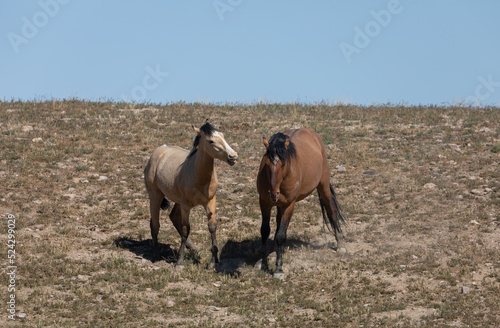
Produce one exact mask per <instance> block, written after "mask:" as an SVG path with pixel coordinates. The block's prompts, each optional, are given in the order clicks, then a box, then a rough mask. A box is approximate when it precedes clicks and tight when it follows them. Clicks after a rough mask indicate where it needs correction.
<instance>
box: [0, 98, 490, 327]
mask: <svg viewBox="0 0 500 328" xmlns="http://www.w3.org/2000/svg"><path fill="white" fill-rule="evenodd" d="M207 118H210V119H211V121H212V122H213V123H214V124H215V125H216V126H218V127H219V128H220V130H222V131H223V132H224V134H225V136H226V140H227V141H228V142H229V144H231V145H232V147H233V148H234V149H235V150H236V151H237V152H238V154H239V156H240V161H239V162H238V164H237V165H235V166H234V167H229V166H228V165H226V164H224V163H220V162H218V163H217V172H218V176H219V189H218V194H217V200H218V204H217V216H218V229H217V237H218V242H219V247H220V248H221V262H222V263H221V266H220V268H219V270H218V271H217V272H214V271H212V270H210V269H208V268H207V266H208V263H209V261H210V252H209V248H210V245H211V242H210V235H209V233H208V229H207V224H206V222H205V216H204V214H203V211H202V209H201V208H196V209H194V210H193V211H192V212H191V238H192V240H193V242H194V243H195V244H196V245H197V247H198V248H199V249H200V254H199V256H194V255H190V256H188V257H187V263H186V264H187V265H186V267H185V268H184V269H183V270H178V269H176V268H175V266H174V264H175V252H176V251H177V248H178V246H179V244H180V237H179V236H178V234H177V232H175V229H174V228H173V226H172V224H171V223H170V221H169V220H168V213H167V212H164V211H163V212H162V217H161V224H162V226H161V228H160V235H159V241H160V243H161V244H162V255H163V256H164V260H162V261H160V262H154V263H153V262H152V261H151V252H150V246H149V242H150V238H151V237H150V232H149V202H148V198H147V195H146V192H145V187H144V183H143V168H144V166H145V164H146V162H147V160H148V158H149V156H150V154H151V152H152V151H153V149H154V148H156V147H157V146H159V145H162V144H169V145H177V146H181V147H184V148H188V149H189V148H190V147H191V144H192V141H193V138H194V132H193V131H192V129H191V125H194V126H197V127H199V126H201V125H202V124H203V123H204V122H205V119H207ZM298 127H308V128H312V129H314V130H315V131H317V132H318V133H319V134H320V135H321V137H322V138H323V141H324V143H325V144H326V147H327V151H328V155H329V161H330V169H331V181H332V183H333V185H334V187H335V189H336V191H337V194H338V201H339V203H340V204H341V206H342V207H343V209H344V213H345V215H346V218H347V221H348V225H347V226H346V227H345V235H346V238H347V248H348V253H347V254H337V253H336V252H335V251H334V250H333V249H332V245H334V237H333V235H332V234H331V233H330V232H328V231H327V230H326V229H325V228H324V227H323V224H322V219H321V210H320V207H319V202H318V198H317V196H316V195H312V196H310V197H309V198H307V199H306V200H304V201H302V202H300V203H299V204H298V205H297V206H296V209H295V213H294V216H293V218H292V221H291V224H290V228H289V232H288V244H287V245H288V250H287V252H286V254H285V257H284V266H283V268H284V271H285V276H286V278H285V280H284V281H283V282H281V281H277V280H275V279H272V277H271V276H270V275H269V274H268V273H265V272H261V271H259V270H257V269H254V268H253V264H254V263H255V261H256V260H257V251H258V247H259V246H260V209H259V206H258V195H257V191H256V186H255V178H256V175H257V170H258V165H259V163H260V159H261V157H262V155H263V153H264V147H263V145H262V141H261V139H262V136H266V137H270V136H271V135H272V134H274V133H276V132H278V131H282V130H284V129H287V128H298ZM499 139H500V109H499V108H463V107H457V108H454V107H445V108H440V107H400V106H389V107H386V106H378V107H356V106H349V105H347V106H344V105H337V106H328V105H320V104H318V105H310V106H305V105H299V104H286V105H278V104H255V105H206V104H184V103H178V104H171V105H168V106H155V105H130V104H125V103H111V102H102V103H101V102H85V101H79V100H68V101H45V102H14V101H13V102H0V151H1V154H2V156H1V165H0V180H1V181H2V183H1V185H0V216H1V217H2V225H1V227H0V233H1V240H2V244H3V245H4V246H3V248H2V249H4V251H2V253H3V254H4V255H3V258H4V262H3V263H5V265H4V268H5V269H4V271H3V272H5V274H2V275H1V276H0V286H1V288H2V289H3V290H7V287H8V286H9V284H10V283H11V281H10V278H9V276H8V275H7V272H8V269H7V266H8V264H7V262H8V258H7V256H8V253H7V249H8V248H6V247H5V245H6V244H7V240H10V239H15V241H16V244H15V256H16V257H15V260H14V262H13V263H11V264H14V265H15V266H17V270H16V275H15V292H14V294H15V297H16V304H15V309H16V321H15V322H14V323H17V324H19V322H22V323H23V326H26V327H36V326H57V327H66V326H67V327H74V326H79V327H97V326H113V327H142V326H145V327H157V326H169V325H171V326H175V327H179V326H182V327H195V326H203V327H219V326H227V327H262V326H279V327H304V326H309V327H361V326H362V327H376V326H379V327H412V326H419V327H449V326H454V327H455V326H459V327H498V326H500V305H499V304H500V303H499V301H498V300H499V299H500V230H499V229H500V228H499V222H500V197H499V187H500V186H499V185H500V182H499V181H500V167H499V164H500V140H499ZM344 169H345V170H344ZM9 214H11V217H12V216H13V217H15V219H16V222H15V228H14V230H15V232H14V236H10V237H9V235H8V232H9V231H8V217H9ZM271 228H272V231H271V236H273V234H274V231H275V228H276V225H275V221H274V219H273V220H272V224H271ZM11 232H12V231H11ZM11 235H12V234H11ZM272 260H273V258H272V257H271V259H270V263H272V266H273V267H274V262H273V261H272ZM11 294H12V293H10V292H9V293H2V295H3V296H2V300H3V304H4V308H5V310H4V311H2V313H3V314H2V316H1V317H0V325H1V326H3V327H5V326H7V325H13V324H14V323H13V322H12V320H9V319H8V317H7V316H8V314H9V313H8V312H7V311H6V310H7V308H8V306H7V305H6V302H7V301H8V300H9V295H11Z"/></svg>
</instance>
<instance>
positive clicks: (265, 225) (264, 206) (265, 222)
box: [255, 197, 272, 271]
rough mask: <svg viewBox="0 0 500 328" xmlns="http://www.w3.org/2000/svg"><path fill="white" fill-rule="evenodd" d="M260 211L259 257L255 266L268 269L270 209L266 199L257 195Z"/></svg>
mask: <svg viewBox="0 0 500 328" xmlns="http://www.w3.org/2000/svg"><path fill="white" fill-rule="evenodd" d="M259 204H260V211H261V213H262V225H261V226H260V235H261V237H262V245H261V248H260V254H261V259H260V260H259V261H257V263H256V264H255V266H257V267H260V269H262V270H264V271H268V270H269V264H268V262H267V239H268V238H269V234H270V233H271V227H270V226H269V222H270V220H271V209H272V206H269V205H268V203H267V202H266V201H264V200H263V199H262V197H259Z"/></svg>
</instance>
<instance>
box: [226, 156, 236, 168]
mask: <svg viewBox="0 0 500 328" xmlns="http://www.w3.org/2000/svg"><path fill="white" fill-rule="evenodd" d="M237 161H238V155H229V156H227V164H229V165H231V166H233V165H234V164H236V162H237Z"/></svg>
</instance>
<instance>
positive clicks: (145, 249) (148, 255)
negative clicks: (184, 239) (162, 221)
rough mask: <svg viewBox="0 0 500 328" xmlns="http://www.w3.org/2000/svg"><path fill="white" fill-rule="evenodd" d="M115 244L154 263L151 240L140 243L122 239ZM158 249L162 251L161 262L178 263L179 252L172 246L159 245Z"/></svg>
mask: <svg viewBox="0 0 500 328" xmlns="http://www.w3.org/2000/svg"><path fill="white" fill-rule="evenodd" d="M114 244H115V245H116V246H117V247H119V248H122V249H126V250H128V251H130V252H132V253H134V254H135V255H137V256H139V257H142V258H144V259H146V260H149V261H151V262H154V261H153V252H152V247H151V239H146V240H140V241H138V240H133V239H130V238H125V237H122V238H118V239H117V240H115V241H114ZM158 247H159V250H160V259H161V260H160V261H166V262H167V263H175V262H177V251H174V250H173V249H172V247H170V245H168V244H162V243H158Z"/></svg>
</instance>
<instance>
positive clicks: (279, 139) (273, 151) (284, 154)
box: [265, 132, 297, 163]
mask: <svg viewBox="0 0 500 328" xmlns="http://www.w3.org/2000/svg"><path fill="white" fill-rule="evenodd" d="M288 138H289V137H288V136H287V135H286V134H283V133H281V132H278V133H276V134H274V135H273V136H272V137H271V138H270V139H269V147H267V151H266V154H265V155H267V156H268V157H269V158H275V157H276V156H278V158H279V159H280V160H281V162H283V163H286V162H290V160H291V159H292V157H296V156H297V151H296V149H295V145H294V144H293V142H291V141H289V143H288V147H286V146H285V143H286V140H287V139H288Z"/></svg>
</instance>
